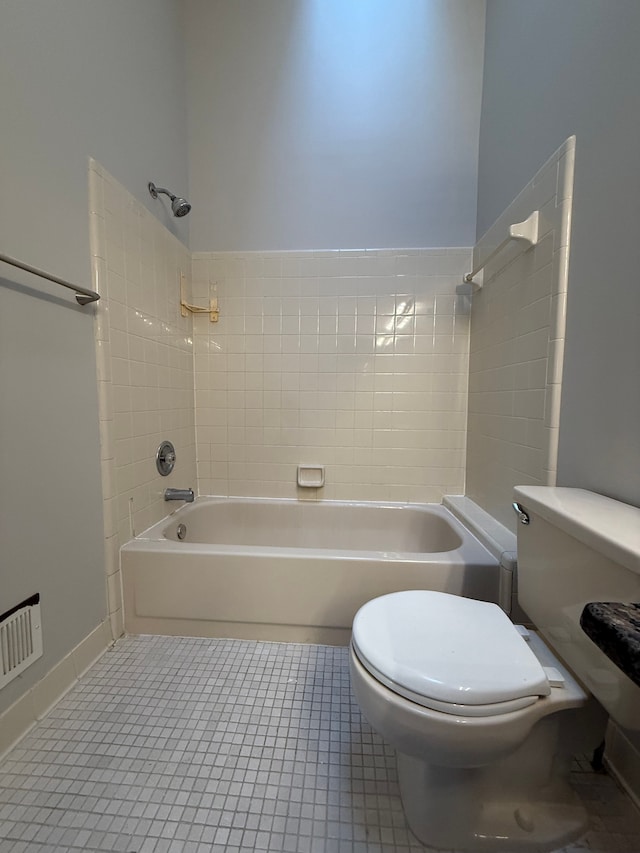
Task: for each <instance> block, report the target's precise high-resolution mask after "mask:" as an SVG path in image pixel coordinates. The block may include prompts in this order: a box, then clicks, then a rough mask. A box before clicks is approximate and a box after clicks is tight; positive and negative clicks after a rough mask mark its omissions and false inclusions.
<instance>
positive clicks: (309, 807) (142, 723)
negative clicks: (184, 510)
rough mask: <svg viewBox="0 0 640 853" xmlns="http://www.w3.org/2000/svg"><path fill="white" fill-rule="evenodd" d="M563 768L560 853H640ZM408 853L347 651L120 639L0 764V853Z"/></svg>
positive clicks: (635, 824) (616, 819) (600, 798)
mask: <svg viewBox="0 0 640 853" xmlns="http://www.w3.org/2000/svg"><path fill="white" fill-rule="evenodd" d="M587 768H588V765H587V764H585V763H584V762H580V763H577V764H576V773H575V774H574V776H575V783H576V786H577V789H578V791H579V793H580V796H581V797H582V798H583V800H584V801H585V803H586V804H587V806H588V808H589V810H590V813H591V830H590V832H589V834H588V835H587V837H586V838H585V839H584V840H583V841H582V842H579V843H577V844H574V845H572V846H570V847H568V848H566V850H567V851H580V850H599V851H607V853H614V851H629V853H640V815H639V814H638V812H637V811H636V810H635V809H634V807H633V806H632V805H631V803H630V801H629V800H628V799H627V798H626V797H625V796H624V795H623V794H622V793H621V792H620V791H619V790H618V788H617V787H616V785H615V783H614V782H613V780H612V779H610V778H609V777H607V776H600V775H595V774H593V773H591V772H588V769H587ZM63 850H64V851H67V850H68V851H74V850H82V851H84V853H87V852H88V851H110V853H113V851H123V853H129V851H132V853H204V851H206V853H222V851H225V853H239V851H278V853H283V851H286V852H287V853H416V851H421V850H423V848H422V846H421V845H420V844H419V843H418V842H417V841H416V840H415V839H414V838H413V837H412V836H411V834H410V833H409V831H408V830H407V828H406V825H405V821H404V817H403V813H402V807H401V805H400V800H399V797H398V791H397V782H396V771H395V759H394V755H393V751H392V750H391V749H390V748H389V747H388V746H387V745H386V744H385V743H384V742H383V741H382V740H381V739H380V738H379V737H378V736H377V735H376V734H374V733H373V732H372V731H371V729H370V728H369V726H368V725H367V724H366V723H365V722H364V721H363V720H362V718H361V716H360V713H359V711H358V708H357V706H356V704H355V702H354V700H353V698H352V696H351V692H350V687H349V673H348V665H347V650H346V649H344V648H334V647H327V646H311V645H293V644H281V643H256V642H249V641H244V640H201V639H189V638H174V637H128V638H125V639H123V640H121V641H119V642H118V643H117V644H116V646H115V647H114V648H113V649H112V650H110V651H109V652H108V653H107V654H106V655H105V656H104V657H103V658H102V659H101V660H100V661H99V663H98V664H97V665H96V666H95V667H93V669H92V670H91V671H90V672H89V673H88V674H87V675H86V676H85V677H84V679H83V680H82V681H81V683H80V684H79V685H78V686H77V687H76V688H75V689H74V690H73V691H72V692H71V693H69V694H67V696H66V697H65V698H64V699H63V700H62V701H61V702H60V703H59V704H58V705H57V706H56V707H55V708H54V710H53V711H52V712H51V713H50V714H49V715H48V716H47V718H46V719H45V720H43V721H42V722H41V723H39V724H38V725H37V726H36V728H35V729H34V730H33V731H32V732H31V733H30V734H29V735H28V736H27V737H26V738H25V739H24V740H23V741H22V742H21V743H20V744H19V746H18V747H17V748H16V749H14V750H13V752H12V753H11V754H10V755H9V756H8V757H7V758H6V759H5V761H4V763H3V764H2V766H0V851H1V853H10V851H11V853H27V851H33V853H44V851H51V853H53V851H63Z"/></svg>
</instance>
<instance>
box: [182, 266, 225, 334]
mask: <svg viewBox="0 0 640 853" xmlns="http://www.w3.org/2000/svg"><path fill="white" fill-rule="evenodd" d="M184 285H185V276H184V273H182V272H181V273H180V313H181V314H182V316H183V317H187V316H188V315H189V314H208V315H209V320H211V322H212V323H217V322H218V318H219V317H220V311H219V310H218V300H217V299H210V300H209V307H208V308H204V307H202V306H200V305H189V303H188V302H187V301H186V299H185V297H184Z"/></svg>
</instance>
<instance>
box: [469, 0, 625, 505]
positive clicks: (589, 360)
mask: <svg viewBox="0 0 640 853" xmlns="http://www.w3.org/2000/svg"><path fill="white" fill-rule="evenodd" d="M639 32H640V4H639V3H638V2H637V0H616V2H615V3H612V2H610V0H562V2H561V3H559V2H557V0H536V2H535V3H531V2H530V0H488V2H487V19H486V45H485V66H484V90H483V101H482V119H481V127H480V158H479V178H478V186H479V189H478V231H477V233H478V236H480V235H482V234H483V233H484V231H485V230H486V229H487V228H488V227H489V226H490V225H491V223H492V222H493V221H494V220H495V219H496V218H497V217H498V215H499V214H500V212H501V211H502V210H503V209H504V208H505V207H506V206H507V204H508V203H509V202H510V201H511V200H512V199H513V197H514V196H515V195H516V194H517V193H518V192H519V191H520V190H521V188H522V187H523V186H524V185H525V184H526V183H527V182H528V181H529V179H530V178H531V177H532V175H533V174H534V173H535V172H536V170H537V169H538V168H539V166H540V165H541V164H542V163H543V162H544V161H545V160H546V159H547V157H549V156H550V155H551V154H552V153H553V151H555V149H556V148H557V147H558V146H559V145H560V144H561V142H562V141H563V140H564V139H565V138H566V137H567V136H569V135H570V134H573V133H575V134H576V137H577V142H576V177H575V195H574V208H573V229H572V245H571V260H570V269H569V297H568V308H567V338H566V351H565V368H564V370H565V372H564V382H563V394H562V410H561V421H560V449H559V460H558V482H559V485H566V486H578V487H582V488H588V489H593V490H594V491H598V492H602V493H604V494H607V495H610V496H612V497H615V498H618V499H620V500H623V501H627V502H629V503H633V504H636V505H640V380H639V378H638V377H639V376H640V287H638V282H637V277H638V270H639V269H640V239H639V237H638V234H639V232H640V206H639V202H638V198H639V190H640V179H639V177H638V176H639V174H640V165H639V157H638V151H639V144H640V54H639V53H638V49H637V35H638V33H639Z"/></svg>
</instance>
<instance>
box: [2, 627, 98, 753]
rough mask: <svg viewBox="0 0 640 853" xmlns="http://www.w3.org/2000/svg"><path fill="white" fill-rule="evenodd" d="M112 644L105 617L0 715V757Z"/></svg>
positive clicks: (11, 747)
mask: <svg viewBox="0 0 640 853" xmlns="http://www.w3.org/2000/svg"><path fill="white" fill-rule="evenodd" d="M112 643H113V640H112V637H111V623H110V622H109V619H105V620H104V621H103V622H101V623H100V624H99V625H98V626H97V627H96V628H95V629H94V630H93V631H92V632H91V633H90V634H88V635H87V636H86V637H85V638H84V640H81V641H80V642H79V643H78V645H77V646H76V647H75V648H74V649H72V650H71V651H70V652H69V654H68V655H66V656H65V657H64V658H63V659H62V660H61V661H60V662H59V663H57V664H56V665H55V666H54V667H53V669H51V670H49V672H48V673H47V674H46V675H45V676H44V678H42V679H40V681H39V682H38V683H37V684H34V686H33V687H31V688H30V689H29V690H27V692H26V693H25V694H24V696H21V697H20V698H19V699H18V701H17V702H14V703H13V705H11V707H9V708H7V710H6V711H4V712H3V713H2V714H0V760H2V759H3V758H4V756H5V755H6V754H7V753H8V752H9V750H11V749H13V747H14V746H16V744H17V743H18V742H19V741H20V740H22V738H23V737H24V736H25V735H26V734H27V733H28V732H29V731H30V730H31V729H32V728H33V726H34V725H35V724H36V723H37V722H38V720H41V719H42V718H43V717H45V716H46V715H47V714H48V713H49V711H50V710H51V708H53V706H54V705H56V704H57V703H58V702H59V701H60V699H62V697H63V696H64V695H65V693H67V692H68V691H69V690H70V689H71V688H72V687H73V686H74V684H76V683H77V681H78V680H79V679H80V678H82V676H83V675H84V674H85V672H86V671H87V670H88V669H90V667H92V666H93V664H94V663H95V662H96V661H97V660H98V658H100V657H102V655H103V654H104V653H105V652H106V650H107V649H108V648H109V646H110V645H111V644H112Z"/></svg>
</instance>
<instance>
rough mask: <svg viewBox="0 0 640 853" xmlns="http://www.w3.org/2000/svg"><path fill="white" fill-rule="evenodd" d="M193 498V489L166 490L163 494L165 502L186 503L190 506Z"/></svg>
mask: <svg viewBox="0 0 640 853" xmlns="http://www.w3.org/2000/svg"><path fill="white" fill-rule="evenodd" d="M193 498H194V494H193V489H167V490H166V491H165V493H164V499H165V501H186V502H187V503H189V504H190V503H191V502H192V501H193Z"/></svg>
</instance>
